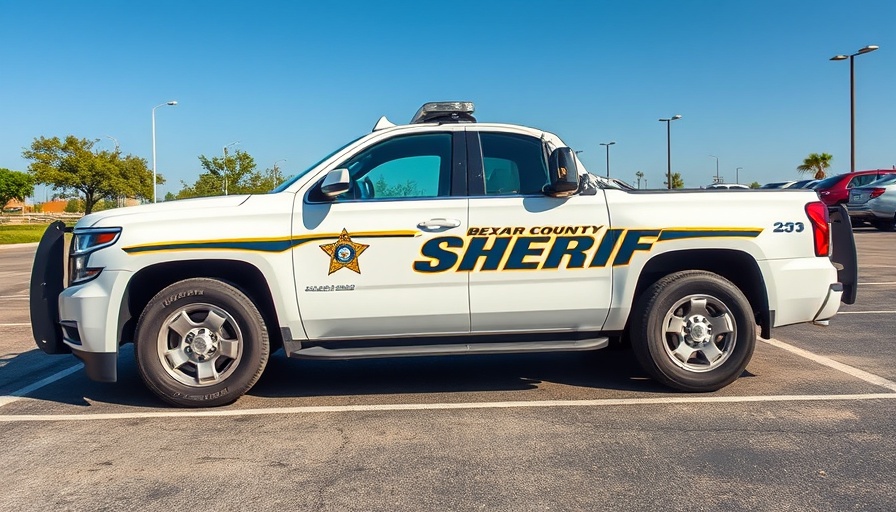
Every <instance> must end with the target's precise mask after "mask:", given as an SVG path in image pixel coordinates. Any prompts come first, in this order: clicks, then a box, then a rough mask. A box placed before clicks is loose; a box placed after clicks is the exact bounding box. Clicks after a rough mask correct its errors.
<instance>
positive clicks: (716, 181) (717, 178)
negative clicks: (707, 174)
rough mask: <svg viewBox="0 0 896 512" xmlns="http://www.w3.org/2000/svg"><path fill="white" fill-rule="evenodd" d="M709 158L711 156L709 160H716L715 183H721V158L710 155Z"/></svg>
mask: <svg viewBox="0 0 896 512" xmlns="http://www.w3.org/2000/svg"><path fill="white" fill-rule="evenodd" d="M708 156H709V158H715V159H716V180H715V182H714V183H719V157H717V156H715V155H708Z"/></svg>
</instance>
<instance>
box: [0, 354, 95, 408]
mask: <svg viewBox="0 0 896 512" xmlns="http://www.w3.org/2000/svg"><path fill="white" fill-rule="evenodd" d="M83 367H84V365H83V364H81V363H78V364H76V365H74V366H70V367H68V368H66V369H65V370H62V371H61V372H56V373H54V374H53V375H50V376H49V377H46V378H43V379H41V380H39V381H37V382H35V383H33V384H29V385H27V386H25V387H24V388H21V389H17V390H15V391H13V392H12V393H10V394H8V395H3V396H0V407H3V406H4V405H6V404H10V403H12V402H15V401H17V400H21V399H22V398H23V397H24V396H25V395H27V394H28V393H31V392H32V391H37V390H38V389H40V388H42V387H44V386H46V385H47V384H52V383H54V382H56V381H57V380H59V379H62V378H64V377H68V376H69V375H71V374H73V373H75V372H76V371H78V370H80V369H81V368H83Z"/></svg>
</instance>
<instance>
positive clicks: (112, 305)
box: [29, 222, 132, 382]
mask: <svg viewBox="0 0 896 512" xmlns="http://www.w3.org/2000/svg"><path fill="white" fill-rule="evenodd" d="M65 231H66V228H65V224H63V223H62V222H55V223H53V224H51V225H50V226H49V227H48V228H47V230H46V231H45V232H44V236H43V237H42V238H41V241H40V244H38V247H37V252H36V254H35V256H34V266H33V267H32V270H31V285H30V297H29V299H30V300H29V309H30V313H31V330H32V334H33V336H34V341H35V343H36V344H37V346H38V348H40V349H41V350H43V351H44V352H46V353H48V354H64V353H69V352H72V353H74V355H75V356H76V357H78V358H79V359H81V360H82V361H83V362H84V367H85V369H86V372H87V376H88V377H90V378H91V379H93V380H97V381H101V382H114V381H115V380H116V377H117V375H116V365H117V359H118V345H119V325H120V324H121V315H122V308H121V305H122V304H123V299H124V295H125V290H126V288H127V283H128V281H129V280H130V278H131V275H132V273H131V272H127V271H111V270H104V271H103V272H101V273H100V275H99V276H97V278H96V279H94V280H92V281H89V282H87V283H84V284H80V285H76V286H71V287H69V288H65V284H64V279H65V240H64V233H65Z"/></svg>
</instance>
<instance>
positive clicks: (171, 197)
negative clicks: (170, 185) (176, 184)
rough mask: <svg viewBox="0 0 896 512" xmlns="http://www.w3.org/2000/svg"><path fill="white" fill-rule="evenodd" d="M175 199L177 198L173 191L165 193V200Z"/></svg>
mask: <svg viewBox="0 0 896 512" xmlns="http://www.w3.org/2000/svg"><path fill="white" fill-rule="evenodd" d="M175 199H177V197H176V196H175V195H174V194H173V193H171V192H166V193H165V201H174V200H175Z"/></svg>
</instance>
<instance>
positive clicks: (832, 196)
mask: <svg viewBox="0 0 896 512" xmlns="http://www.w3.org/2000/svg"><path fill="white" fill-rule="evenodd" d="M890 174H896V169H874V170H870V171H856V172H847V173H844V174H839V175H837V176H831V177H829V178H825V179H823V180H821V181H819V182H818V183H817V184H816V185H815V187H813V188H814V189H815V191H816V192H818V197H819V198H821V200H822V201H823V202H824V203H825V204H826V205H828V206H834V205H838V204H846V203H848V202H849V191H850V190H851V189H853V188H856V187H864V186H865V185H868V184H869V183H871V182H873V181H877V180H879V179H881V178H884V177H886V176H887V175H890Z"/></svg>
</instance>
